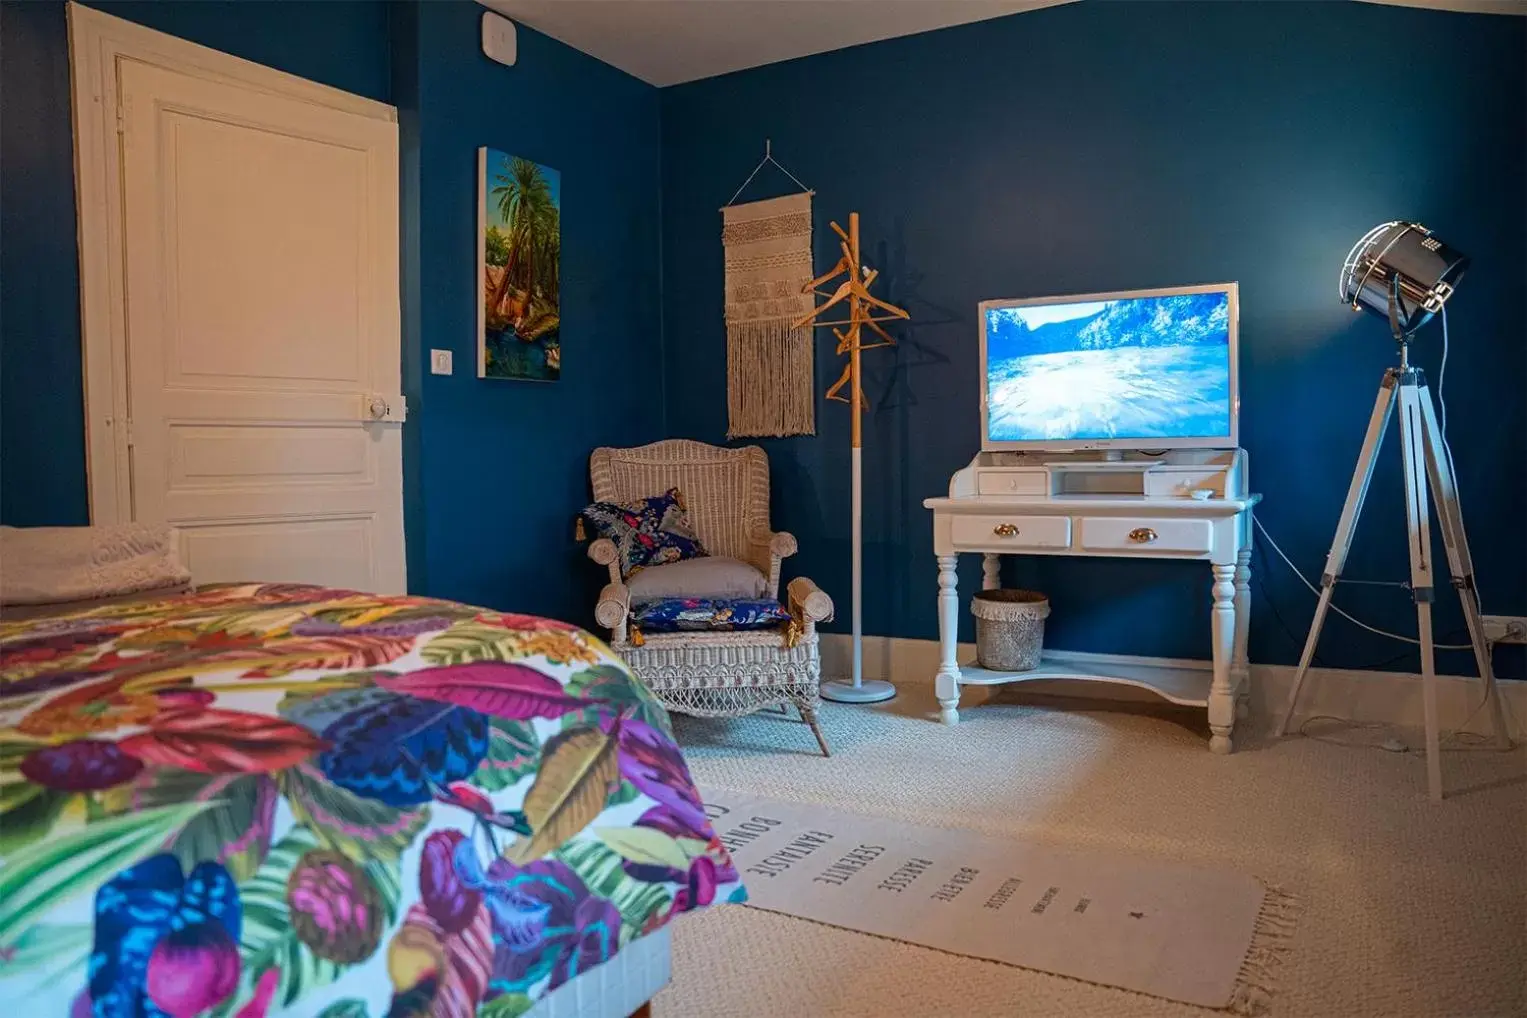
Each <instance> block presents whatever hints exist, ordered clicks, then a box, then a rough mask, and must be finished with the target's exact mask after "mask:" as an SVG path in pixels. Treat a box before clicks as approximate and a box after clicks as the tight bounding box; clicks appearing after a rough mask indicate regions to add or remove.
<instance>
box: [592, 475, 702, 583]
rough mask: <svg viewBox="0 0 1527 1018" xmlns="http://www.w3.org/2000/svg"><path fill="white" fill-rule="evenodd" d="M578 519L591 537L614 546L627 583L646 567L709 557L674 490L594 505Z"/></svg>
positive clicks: (676, 490)
mask: <svg viewBox="0 0 1527 1018" xmlns="http://www.w3.org/2000/svg"><path fill="white" fill-rule="evenodd" d="M579 516H580V518H581V519H582V520H583V521H584V522H586V523H587V524H588V525H589V526H590V527H592V528H593V530H594V533H596V534H598V535H599V536H600V537H606V538H609V539H610V540H611V541H613V542H614V543H615V550H616V552H617V553H618V554H619V555H620V575H622V576H624V577H626V578H627V579H629V578H630V577H631V576H632V575H633V574H635V573H638V572H640V571H641V570H643V569H645V568H646V567H648V566H661V565H666V564H668V563H670V562H682V561H684V560H686V559H693V558H706V557H708V556H709V553H708V552H707V551H706V550H705V545H704V544H702V543H701V542H700V538H699V537H698V536H697V535H696V534H695V531H694V527H693V526H692V525H691V524H690V522H689V512H688V511H687V510H686V509H685V507H684V493H683V492H682V491H680V490H679V489H678V488H669V489H668V490H667V491H666V492H664V493H663V494H661V495H655V496H653V497H652V498H639V499H636V500H635V501H634V502H595V503H593V504H592V505H589V506H587V507H585V508H584V510H583V512H582V513H580V514H579Z"/></svg>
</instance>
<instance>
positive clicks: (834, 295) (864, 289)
mask: <svg viewBox="0 0 1527 1018" xmlns="http://www.w3.org/2000/svg"><path fill="white" fill-rule="evenodd" d="M831 225H832V229H833V232H834V233H836V234H837V235H838V237H839V244H838V246H839V248H840V249H841V250H842V251H843V257H842V258H840V259H838V264H837V265H835V266H833V268H832V269H831V270H830V271H829V272H827V273H826V274H825V275H822V276H818V277H817V278H816V279H813V280H812V281H811V282H809V283H807V284H806V285H805V286H803V287H802V288H801V292H802V293H811V294H815V295H817V296H820V297H826V298H827V299H826V300H825V301H823V302H822V303H821V304H818V305H817V306H816V308H815V309H814V310H813V311H812V312H811V313H810V314H809V315H806V316H805V317H803V318H801V320H800V321H798V322H796V323H795V328H802V327H804V326H807V325H810V326H812V327H813V328H823V329H827V328H830V329H832V334H833V335H834V336H836V337H837V339H838V349H837V352H838V353H840V354H845V353H846V354H847V355H848V363H847V364H846V365H844V368H843V374H842V375H841V376H839V378H838V380H837V381H836V382H834V383H833V384H832V386H831V387H830V388H829V389H828V390H827V398H828V399H835V400H838V401H840V402H843V403H847V404H848V405H849V407H850V411H851V413H852V417H853V419H852V422H851V423H850V425H849V435H850V444H851V452H850V456H851V457H852V463H853V466H852V470H853V514H854V521H853V542H854V551H853V556H854V563H853V625H852V628H853V648H854V649H853V676H852V678H851V680H850V681H848V682H824V683H822V696H824V697H825V698H827V699H829V700H836V701H838V702H840V703H875V702H878V701H881V700H889V699H890V698H891V697H893V696H895V695H896V687H895V686H892V685H891V684H890V683H889V682H883V681H881V680H878V679H876V680H871V681H869V682H866V681H864V631H863V613H862V611H861V604H862V576H863V563H864V540H863V538H864V527H863V524H864V499H863V489H862V477H863V475H862V466H861V455H862V449H863V446H864V422H863V415H864V410H865V401H864V387H863V385H862V384H861V377H860V370H859V355H860V353H862V352H863V351H865V350H873V349H875V348H876V347H881V346H894V345H896V340H895V339H893V338H892V337H891V334H890V333H888V332H886V331H885V329H884V328H882V327H881V325H880V323H881V322H890V321H898V320H905V319H908V318H911V315H909V314H907V312H906V311H904V310H902V309H901V308H899V307H897V306H896V305H894V304H888V303H887V302H885V301H883V300H881V299H880V298H879V297H876V296H875V295H874V294H872V293H870V291H869V286H870V284H871V283H873V282H874V281H875V279H876V277H878V276H879V275H880V273H879V271H878V270H876V269H867V268H865V266H864V263H863V261H862V259H861V257H860V251H859V213H857V212H850V213H849V214H848V231H847V232H844V230H843V228H842V227H841V226H839V225H838V224H837V223H832V224H831ZM839 276H842V277H843V281H842V282H841V283H839V284H838V287H837V289H835V290H833V291H831V292H828V291H826V290H823V289H821V287H822V286H823V285H825V284H827V283H829V282H831V281H832V280H834V279H836V278H838V277H839ZM838 307H846V310H847V317H846V318H843V319H839V320H836V321H823V320H822V316H823V315H824V314H825V313H826V312H827V311H828V310H829V309H830V308H838ZM866 327H868V328H869V330H870V331H871V332H873V333H874V334H875V336H876V337H878V338H877V339H876V340H875V341H873V342H869V343H866V342H864V339H863V330H864V329H865V328H866ZM844 389H847V390H848V394H847V395H844V394H843V390H844Z"/></svg>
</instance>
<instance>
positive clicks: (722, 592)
mask: <svg viewBox="0 0 1527 1018" xmlns="http://www.w3.org/2000/svg"><path fill="white" fill-rule="evenodd" d="M768 585H769V579H768V577H766V576H764V574H763V573H761V572H759V571H758V570H757V569H755V568H753V567H752V566H750V565H748V564H747V563H746V562H743V561H740V560H738V559H734V558H725V557H723V556H720V555H708V556H706V557H704V558H690V559H684V560H683V561H682V562H669V563H667V564H666V565H661V566H647V567H646V568H645V569H639V570H637V572H636V575H634V576H631V577H629V578H628V579H627V580H626V586H627V587H628V588H629V589H630V591H631V600H632V601H651V600H654V599H655V598H659V597H712V598H715V597H763V596H764V591H765V589H766V588H767V587H768Z"/></svg>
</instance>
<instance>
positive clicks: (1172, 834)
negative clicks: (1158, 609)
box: [655, 683, 1527, 1018]
mask: <svg viewBox="0 0 1527 1018" xmlns="http://www.w3.org/2000/svg"><path fill="white" fill-rule="evenodd" d="M928 687H931V683H929V684H928ZM983 693H984V691H983V690H980V689H972V690H969V691H968V694H967V696H966V699H965V701H964V702H963V703H962V704H961V707H962V711H961V723H960V724H959V725H958V726H957V727H954V728H945V727H944V726H942V725H939V724H938V723H937V722H934V721H931V720H928V719H927V716H926V715H927V714H929V713H931V712H932V711H933V710H934V707H935V705H934V703H933V698H932V690H931V688H927V687H922V688H913V689H904V691H903V693H902V695H901V696H900V697H898V698H897V699H896V700H894V701H892V702H891V703H888V704H882V705H879V706H876V707H847V706H840V705H837V704H824V705H823V715H824V719H825V726H826V729H827V736H828V738H829V739H830V740H831V742H832V746H833V752H834V756H833V757H832V758H831V759H824V758H822V757H821V756H818V755H816V753H815V744H814V740H813V739H812V738H811V733H810V732H809V731H808V730H807V729H806V728H805V727H804V726H803V725H801V724H800V723H798V722H795V721H793V720H786V719H785V718H783V717H780V716H779V715H770V714H767V713H765V714H760V715H754V716H753V717H750V718H745V719H742V720H740V721H731V722H727V721H701V720H696V719H689V718H679V719H677V728H678V735H679V739H680V741H681V742H682V743H683V745H684V746H685V748H686V750H687V752H688V755H689V759H690V762H691V766H692V767H693V770H694V772H695V777H696V778H697V780H698V781H699V782H700V784H701V786H702V788H703V787H704V786H705V785H707V784H713V785H716V786H720V787H726V788H735V789H739V790H746V791H756V792H758V793H761V794H764V795H769V796H773V797H775V798H782V799H798V800H801V801H808V802H817V803H825V804H829V805H831V804H836V805H841V806H842V807H844V808H845V809H850V808H851V809H854V810H858V811H860V812H865V813H875V814H880V815H884V816H888V817H893V818H900V819H905V820H909V821H914V822H921V823H947V824H955V825H959V826H963V827H968V828H971V829H974V830H978V831H982V832H985V833H988V834H999V835H1000V834H1004V833H1008V834H1013V835H1016V836H1021V837H1023V838H1025V839H1027V840H1030V841H1033V842H1043V843H1049V844H1053V845H1056V846H1060V847H1066V846H1087V847H1094V848H1099V849H1106V850H1110V851H1116V852H1130V853H1135V854H1138V855H1142V856H1150V855H1154V856H1157V857H1159V858H1165V859H1174V860H1179V861H1182V862H1188V863H1197V864H1202V865H1206V866H1217V867H1224V868H1228V869H1233V870H1237V871H1240V872H1244V873H1251V874H1255V875H1257V876H1259V877H1261V878H1263V879H1264V880H1267V881H1270V882H1272V883H1275V884H1280V885H1282V886H1284V887H1285V888H1286V889H1288V890H1289V891H1292V892H1294V893H1295V894H1298V895H1300V896H1301V897H1302V898H1303V899H1304V901H1305V912H1304V914H1303V915H1302V916H1301V918H1300V920H1299V924H1298V927H1297V931H1296V935H1295V938H1294V943H1293V949H1292V952H1291V954H1290V956H1289V958H1288V960H1287V962H1286V963H1285V965H1284V967H1283V970H1282V973H1281V975H1280V979H1279V984H1280V986H1279V990H1278V992H1277V994H1276V995H1275V996H1274V998H1273V1001H1272V1006H1271V1008H1270V1010H1269V1014H1270V1015H1273V1016H1277V1018H1285V1016H1310V1018H1337V1016H1341V1018H1350V1016H1359V1015H1374V1016H1385V1018H1390V1016H1418V1018H1422V1016H1424V1018H1432V1016H1436V1018H1455V1016H1456V1018H1494V1016H1523V1015H1527V753H1524V752H1523V751H1522V750H1516V751H1514V752H1511V753H1504V754H1503V753H1497V752H1489V751H1479V750H1465V749H1457V750H1455V751H1452V752H1449V753H1448V754H1447V756H1446V759H1445V762H1444V775H1445V777H1446V780H1447V784H1448V788H1449V789H1450V791H1451V792H1452V794H1453V796H1454V797H1453V798H1451V799H1449V801H1447V802H1445V803H1443V804H1441V805H1432V804H1430V803H1428V802H1427V801H1426V796H1425V770H1424V761H1423V760H1422V758H1421V757H1420V756H1419V755H1393V754H1388V753H1384V752H1381V751H1378V750H1375V749H1350V748H1345V747H1341V746H1335V745H1329V744H1324V743H1321V742H1316V741H1313V740H1311V739H1289V740H1285V741H1273V740H1271V739H1269V738H1266V737H1263V736H1259V735H1257V734H1255V733H1253V734H1252V735H1251V736H1250V737H1245V738H1239V739H1238V744H1239V747H1240V748H1239V749H1238V751H1237V753H1236V754H1235V755H1233V756H1230V757H1216V756H1213V755H1212V754H1210V753H1209V752H1208V749H1207V736H1206V733H1203V732H1200V730H1199V728H1198V726H1199V725H1201V724H1202V720H1201V718H1202V716H1201V715H1199V716H1198V717H1197V718H1196V719H1195V717H1194V716H1193V715H1191V714H1185V715H1163V714H1154V715H1152V714H1145V713H1136V714H1121V713H1111V712H1099V711H1095V710H1085V709H1083V710H1076V709H1072V710H1059V709H1056V708H1055V707H1054V706H1053V705H1037V704H1036V703H1035V702H1034V701H1032V700H1029V701H1025V700H1023V699H1022V698H1021V697H1022V694H1018V693H1015V692H1014V691H1013V690H1011V688H1010V689H1008V690H1003V691H995V693H994V698H993V699H992V700H991V701H990V702H985V703H983V702H982V699H983ZM977 705H979V706H977ZM967 706H969V707H973V709H970V710H965V709H963V708H965V707H967ZM1322 734H1326V731H1325V730H1322ZM1329 734H1331V736H1332V737H1339V738H1348V739H1358V738H1363V737H1371V733H1347V734H1340V733H1335V732H1330V733H1329ZM655 1012H656V1015H657V1016H658V1018H723V1016H739V1018H740V1016H755V1015H760V1016H761V1015H770V1016H776V1015H777V1016H803V1018H807V1016H809V1018H815V1016H836V1015H863V1016H891V1015H918V1016H930V1018H932V1016H961V1018H984V1016H993V1018H995V1016H1005V1015H1020V1014H1021V1015H1023V1016H1025V1018H1037V1016H1044V1015H1066V1016H1086V1018H1116V1016H1126V1015H1128V1016H1135V1015H1140V1016H1155V1015H1198V1016H1203V1015H1209V1014H1215V1013H1218V1012H1212V1011H1205V1010H1201V1009H1198V1008H1195V1007H1192V1006H1189V1005H1183V1004H1174V1003H1172V1002H1169V1001H1163V1000H1158V999H1154V998H1150V997H1145V996H1141V995H1139V994H1134V993H1130V992H1127V991H1124V990H1117V989H1110V988H1106V987H1101V986H1094V985H1091V984H1088V983H1082V982H1078V981H1075V980H1071V979H1066V978H1063V977H1059V976H1052V975H1046V974H1044V973H1040V972H1034V971H1029V970H1025V969H1020V968H1014V967H1011V966H1007V965H1002V964H998V963H994V962H986V961H980V960H977V959H972V958H965V957H960V956H957V955H951V954H946V953H943V952H939V951H934V950H930V949H927V948H921V947H916V946H913V945H910V944H904V943H899V942H895V941H890V940H883V939H880V938H877V937H872V936H868V935H865V934H860V933H854V932H850V931H845V930H840V929H836V928H833V927H829V926H823V925H819V924H816V923H812V922H809V921H807V920H803V919H795V918H791V917H788V916H781V915H776V914H772V913H768V912H761V911H758V910H755V909H748V908H743V907H727V908H721V909H714V910H711V911H708V912H706V913H702V914H700V915H696V916H688V917H685V918H684V919H683V920H681V921H680V922H679V923H677V924H676V927H675V930H674V982H673V984H672V985H671V986H670V987H669V988H668V989H667V990H665V991H664V992H663V993H662V994H660V995H659V996H658V997H657V1000H656V1005H655Z"/></svg>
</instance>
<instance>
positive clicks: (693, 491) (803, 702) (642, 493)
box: [588, 439, 832, 756]
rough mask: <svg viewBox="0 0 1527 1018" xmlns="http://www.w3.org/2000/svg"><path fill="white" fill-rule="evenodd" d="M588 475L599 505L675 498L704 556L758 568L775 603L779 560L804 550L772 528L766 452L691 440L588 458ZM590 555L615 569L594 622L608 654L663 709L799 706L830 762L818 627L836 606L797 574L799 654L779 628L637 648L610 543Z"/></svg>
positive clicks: (653, 640)
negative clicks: (605, 634)
mask: <svg viewBox="0 0 1527 1018" xmlns="http://www.w3.org/2000/svg"><path fill="white" fill-rule="evenodd" d="M589 474H590V478H591V480H592V482H593V487H594V498H596V499H598V500H599V501H601V502H625V501H630V500H632V499H637V498H645V497H649V496H652V495H657V494H661V493H662V492H664V491H667V490H668V489H669V488H679V489H680V490H682V491H683V492H684V501H685V504H686V506H687V509H688V512H689V519H690V522H691V524H692V525H693V526H694V529H695V532H696V533H697V534H698V535H699V537H700V540H701V541H702V542H704V544H705V547H706V549H707V550H709V551H710V553H711V554H713V555H726V556H729V557H731V558H737V559H741V560H742V561H744V562H748V563H750V564H751V565H753V566H754V567H756V568H757V569H758V570H759V571H760V572H762V573H763V574H764V575H765V576H766V577H767V578H768V588H767V589H768V596H770V597H775V598H777V597H778V596H779V567H780V561H781V560H782V559H784V558H787V557H788V556H790V555H794V554H795V551H796V543H795V538H794V537H792V536H791V535H789V534H785V533H776V532H774V531H772V530H770V529H769V460H768V458H767V457H766V456H765V455H764V451H763V450H762V449H760V448H758V447H757V446H747V447H745V448H741V449H723V448H720V447H718V446H713V445H705V444H704V443H701V442H692V441H689V440H687V439H673V440H670V441H666V442H654V443H653V444H651V445H644V446H641V447H639V448H635V449H612V448H601V449H595V450H594V453H593V455H592V456H591V457H589ZM588 554H589V558H591V559H593V560H594V561H595V562H597V563H599V564H600V565H602V566H605V567H606V568H608V569H609V571H610V582H609V583H608V584H607V585H606V586H605V588H604V590H603V591H601V592H600V594H599V602H598V604H597V605H596V607H595V609H594V617H595V619H596V620H597V621H598V622H599V624H600V625H601V626H604V627H605V628H607V629H609V630H610V637H611V639H610V645H611V647H612V649H613V650H614V651H615V652H616V653H617V654H619V655H620V656H621V657H623V658H624V659H625V660H626V663H627V664H629V665H630V666H631V670H632V671H633V672H635V673H636V675H637V677H638V678H640V679H641V680H642V681H643V682H644V683H646V685H647V686H648V688H650V689H651V690H652V692H653V693H654V694H655V695H656V696H657V698H658V699H659V700H661V701H662V703H663V704H664V706H666V707H667V708H668V709H669V710H672V711H678V712H679V713H681V714H692V715H696V716H699V717H739V716H741V715H744V714H750V713H752V712H753V711H756V710H760V709H762V708H764V707H771V706H775V705H783V704H789V703H793V704H795V706H796V708H797V709H798V710H799V711H800V714H801V719H802V720H803V721H805V722H806V723H807V724H808V725H810V726H811V730H812V732H813V733H814V734H815V735H816V738H817V743H818V745H820V746H821V748H822V754H823V755H824V756H826V755H830V753H829V750H828V748H827V739H826V738H825V737H824V736H823V735H822V729H821V727H820V726H819V725H818V724H817V705H818V704H819V703H820V698H819V697H820V694H819V692H818V688H817V687H818V685H819V684H820V683H821V678H822V663H821V657H820V655H819V651H818V646H817V630H816V626H817V623H818V622H822V621H825V620H827V619H830V618H831V617H832V599H831V598H830V597H828V596H827V595H826V594H825V593H823V592H822V590H821V588H819V587H818V586H817V585H816V584H815V583H813V582H811V581H810V580H808V579H806V578H805V577H804V576H801V577H797V578H795V579H794V580H791V581H790V584H789V586H788V587H787V588H786V607H787V608H788V609H789V611H790V614H791V615H792V616H794V618H795V622H796V624H797V629H798V638H797V639H795V641H794V643H793V644H792V643H791V642H790V640H789V639H788V638H787V637H786V635H785V634H783V633H781V632H779V631H777V630H760V631H753V632H721V633H694V632H683V633H653V634H651V635H650V636H646V637H645V639H644V640H643V641H642V644H641V646H637V645H636V644H634V643H632V642H631V640H630V639H629V633H628V629H627V624H628V620H629V618H630V613H631V592H630V590H628V589H627V587H626V584H625V579H624V577H622V576H621V574H620V560H619V556H618V555H617V554H616V549H615V545H614V543H613V542H611V541H609V540H607V539H605V538H600V539H599V540H596V541H594V542H593V543H592V544H590V545H589V551H588Z"/></svg>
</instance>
